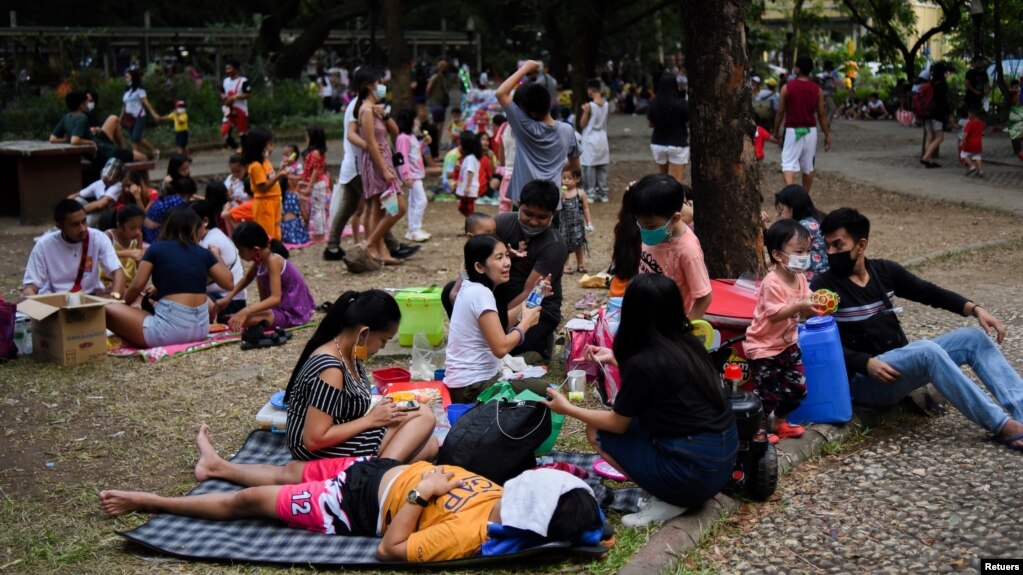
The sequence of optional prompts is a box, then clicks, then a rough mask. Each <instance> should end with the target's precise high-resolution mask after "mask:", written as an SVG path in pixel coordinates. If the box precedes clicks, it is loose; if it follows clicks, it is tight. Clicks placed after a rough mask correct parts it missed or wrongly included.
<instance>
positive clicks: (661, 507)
mask: <svg viewBox="0 0 1023 575" xmlns="http://www.w3.org/2000/svg"><path fill="white" fill-rule="evenodd" d="M685 512H686V508H685V507H679V506H677V505H672V504H671V503H667V502H665V501H661V500H660V499H658V498H656V497H654V496H653V495H651V496H650V497H649V498H647V499H643V500H641V501H640V502H639V511H637V512H636V513H630V514H628V515H626V516H624V517H622V525H624V526H625V527H631V528H633V529H635V528H637V527H646V526H648V525H650V524H651V523H663V522H664V521H667V520H669V519H672V518H674V517H678V516H679V515H682V514H683V513H685Z"/></svg>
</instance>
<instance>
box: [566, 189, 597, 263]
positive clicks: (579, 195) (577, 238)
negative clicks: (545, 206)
mask: <svg viewBox="0 0 1023 575" xmlns="http://www.w3.org/2000/svg"><path fill="white" fill-rule="evenodd" d="M581 179H582V172H581V171H580V170H578V169H571V170H565V171H564V172H562V173H561V217H560V231H561V237H562V238H564V239H565V244H566V245H567V246H568V257H567V258H565V269H564V272H565V273H566V274H571V273H575V272H577V271H578V272H579V273H586V264H585V262H584V257H585V254H584V252H585V251H587V250H589V246H588V245H587V242H586V232H588V231H591V230H593V223H592V222H593V221H592V220H591V219H590V206H589V201H588V200H587V197H586V192H584V191H582V190H580V189H579V188H578V186H579V182H580V180H581ZM573 253H574V254H575V263H576V267H575V269H573V268H572V266H571V265H570V264H569V263H568V260H569V259H570V258H571V257H572V254H573Z"/></svg>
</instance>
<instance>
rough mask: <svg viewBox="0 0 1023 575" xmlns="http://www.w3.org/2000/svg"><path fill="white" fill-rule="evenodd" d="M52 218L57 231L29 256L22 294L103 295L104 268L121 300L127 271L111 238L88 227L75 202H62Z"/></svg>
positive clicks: (80, 208) (82, 210)
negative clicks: (101, 277) (75, 293)
mask: <svg viewBox="0 0 1023 575" xmlns="http://www.w3.org/2000/svg"><path fill="white" fill-rule="evenodd" d="M53 219H54V221H55V222H56V224H57V230H56V231H53V232H50V233H47V234H46V235H44V236H43V237H41V238H40V239H39V240H38V241H37V242H36V245H35V247H33V248H32V253H31V254H30V255H29V256H28V265H27V266H25V278H24V280H23V281H22V284H23V286H24V289H22V292H21V295H22V296H23V297H29V296H33V295H36V294H47V293H57V292H68V291H81V292H84V293H102V292H103V291H104V290H103V283H102V282H101V281H100V277H99V272H100V268H101V267H102V268H103V270H104V271H105V272H106V273H107V275H108V276H110V277H111V278H113V286H112V289H111V291H110V295H111V296H112V297H114V298H115V299H120V298H121V293H123V292H124V287H125V286H124V284H125V277H124V269H123V268H122V267H121V262H120V260H118V259H117V252H115V251H114V244H113V243H111V241H110V238H108V237H107V235H106V234H105V233H103V232H101V231H99V230H95V229H92V228H90V227H88V226H87V225H86V222H85V210H84V209H83V208H82V206H81V204H79V203H78V202H76V201H75V200H61V201H60V202H59V203H58V204H57V206H56V207H55V208H54V210H53ZM83 251H84V253H83Z"/></svg>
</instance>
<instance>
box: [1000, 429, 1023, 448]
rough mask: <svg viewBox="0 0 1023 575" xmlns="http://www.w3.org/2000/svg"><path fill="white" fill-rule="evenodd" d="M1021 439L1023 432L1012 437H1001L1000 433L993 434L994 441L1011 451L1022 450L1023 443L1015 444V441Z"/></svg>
mask: <svg viewBox="0 0 1023 575" xmlns="http://www.w3.org/2000/svg"><path fill="white" fill-rule="evenodd" d="M1021 439H1023V433H1020V434H1019V435H1016V436H1013V437H1002V436H1001V435H996V436H995V441H997V442H998V443H1001V444H1002V445H1004V446H1006V447H1008V448H1009V449H1011V450H1013V451H1023V445H1016V444H1015V443H1016V442H1017V441H1019V440H1021Z"/></svg>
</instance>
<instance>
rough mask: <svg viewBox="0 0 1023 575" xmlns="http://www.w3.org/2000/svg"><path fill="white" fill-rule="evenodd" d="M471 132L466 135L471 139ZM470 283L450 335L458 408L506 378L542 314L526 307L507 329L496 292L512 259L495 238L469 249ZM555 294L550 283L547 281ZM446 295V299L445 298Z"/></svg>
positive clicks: (533, 385) (539, 388) (512, 315)
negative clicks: (507, 365) (507, 359)
mask: <svg viewBox="0 0 1023 575" xmlns="http://www.w3.org/2000/svg"><path fill="white" fill-rule="evenodd" d="M471 135H472V133H471V132H464V133H463V138H462V142H463V144H464V142H465V136H471ZM464 255H465V274H466V277H465V279H463V280H462V282H461V286H460V287H459V288H458V295H457V297H456V298H455V304H454V310H453V311H452V313H451V327H450V330H449V332H448V345H447V349H446V355H447V360H446V362H445V366H444V367H445V374H444V384H445V385H446V386H447V387H448V391H449V392H450V393H451V400H452V401H454V402H456V403H467V402H472V401H475V400H476V398H477V397H479V395H480V394H481V393H483V392H484V391H486V390H487V389H488V388H490V387H491V386H492V385H494V384H495V383H497V381H498V380H499V379H500V378H501V358H503V357H504V356H506V355H508V354H509V353H511V351H512V350H513V349H515V348H516V347H518V346H520V345H522V342H524V341H525V339H526V332H528V331H529V330H530V328H532V327H533V326H535V325H536V324H537V323H538V322H539V320H540V311H541V308H540V307H539V306H537V307H532V308H531V307H528V306H527V305H526V302H525V301H524V302H523V303H521V304H520V305H519V306H518V308H517V309H515V310H514V311H509V312H508V319H509V323H510V324H511V327H510V328H509V329H508V330H507V331H506V330H505V329H504V328H502V327H501V318H500V317H499V316H498V313H497V300H496V298H495V297H494V289H495V288H497V286H499V285H501V284H503V283H505V282H507V281H508V278H509V277H510V275H511V257H510V255H509V253H508V247H507V246H505V244H504V242H502V241H501V240H499V239H497V238H496V237H495V236H492V235H483V236H475V237H472V238H470V239H469V241H467V242H466V243H465V249H464ZM544 280H545V281H546V282H547V286H548V290H549V289H550V287H549V286H550V277H549V276H548V277H546V278H544ZM443 295H444V294H442V297H443ZM510 383H511V384H512V387H513V388H515V391H522V390H524V389H529V390H531V391H534V392H536V393H539V394H541V395H542V394H543V393H544V390H545V389H546V388H547V383H546V382H545V381H543V380H540V379H519V380H513V381H511V382H510Z"/></svg>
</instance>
